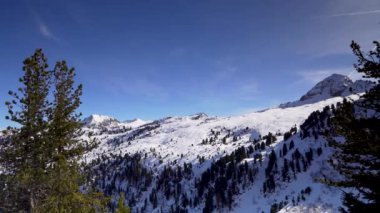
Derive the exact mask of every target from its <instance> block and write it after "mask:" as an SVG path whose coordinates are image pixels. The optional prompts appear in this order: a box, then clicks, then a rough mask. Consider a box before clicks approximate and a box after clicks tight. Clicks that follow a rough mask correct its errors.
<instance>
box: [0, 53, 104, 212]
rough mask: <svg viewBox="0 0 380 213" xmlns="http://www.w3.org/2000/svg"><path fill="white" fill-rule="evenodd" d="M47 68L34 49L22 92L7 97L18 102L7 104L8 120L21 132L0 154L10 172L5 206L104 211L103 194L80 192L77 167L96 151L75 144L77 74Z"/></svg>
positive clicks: (61, 66) (11, 134)
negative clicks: (81, 160)
mask: <svg viewBox="0 0 380 213" xmlns="http://www.w3.org/2000/svg"><path fill="white" fill-rule="evenodd" d="M47 68H48V64H47V59H46V57H45V56H44V54H43V53H42V50H41V49H38V50H36V52H35V53H34V55H33V56H31V57H29V58H27V59H26V60H25V61H24V67H23V70H24V76H23V77H22V78H20V82H21V83H22V84H23V86H22V87H21V88H19V90H18V91H19V92H18V93H15V92H9V94H10V95H11V96H12V97H13V98H14V100H12V101H11V102H7V103H6V105H7V107H8V109H9V116H7V118H8V119H10V120H11V121H14V122H16V123H18V125H19V126H20V127H18V128H10V127H9V128H8V132H7V133H8V137H7V140H6V143H5V147H4V148H3V149H2V150H1V152H0V154H1V155H0V163H1V165H0V166H2V167H3V168H4V169H5V171H6V172H7V173H6V174H5V175H4V174H2V179H3V180H5V181H7V182H6V183H7V188H6V190H7V196H6V198H7V199H6V200H4V201H3V200H2V201H3V202H7V201H12V202H11V203H10V204H9V205H8V206H7V208H8V207H9V208H8V209H9V211H11V212H15V211H27V212H67V213H69V212H94V211H97V212H101V211H103V210H104V206H105V202H106V199H104V198H103V196H102V194H100V193H95V192H94V193H90V192H88V193H82V192H81V191H80V185H81V184H83V181H81V180H83V177H82V176H81V172H80V169H81V165H79V164H78V163H77V162H78V160H79V158H80V157H81V156H82V155H83V154H84V153H85V152H86V151H89V150H90V149H91V148H93V146H92V145H88V144H86V143H84V142H83V141H78V140H76V138H77V136H78V135H77V133H78V131H79V129H80V127H81V122H80V120H79V116H80V114H76V110H77V108H78V107H79V105H80V103H81V102H80V96H81V94H82V86H81V85H79V86H78V87H77V88H75V89H74V76H75V72H74V69H73V68H72V69H68V67H67V65H66V62H64V61H62V62H58V63H57V64H56V66H55V68H54V70H53V71H48V70H47ZM52 85H53V86H54V87H53V88H51V86H52ZM50 98H52V99H53V100H52V101H50V100H49V99H50ZM17 107H18V108H17ZM2 201H0V203H1V202H2ZM8 209H7V211H8Z"/></svg>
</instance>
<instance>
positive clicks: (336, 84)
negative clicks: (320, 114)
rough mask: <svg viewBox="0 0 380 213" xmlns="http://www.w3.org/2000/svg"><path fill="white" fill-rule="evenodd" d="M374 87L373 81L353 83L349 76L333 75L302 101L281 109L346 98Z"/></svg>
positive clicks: (285, 105)
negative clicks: (335, 98)
mask: <svg viewBox="0 0 380 213" xmlns="http://www.w3.org/2000/svg"><path fill="white" fill-rule="evenodd" d="M372 86H373V83H372V82H371V81H364V80H357V81H355V82H353V81H352V80H351V79H350V78H349V77H348V76H345V75H340V74H332V75H331V76H329V77H327V78H325V79H323V80H322V81H320V82H319V83H317V84H316V85H315V86H314V87H313V88H312V89H311V90H309V91H308V92H307V93H306V94H305V95H303V96H302V97H301V98H300V100H298V101H294V102H288V103H285V104H281V105H280V107H281V108H286V107H295V106H300V105H304V104H311V103H316V102H318V101H321V100H326V99H329V98H333V97H346V96H348V95H352V94H358V93H363V92H365V91H367V90H369V89H370V88H371V87H372Z"/></svg>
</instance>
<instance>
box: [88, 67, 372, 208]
mask: <svg viewBox="0 0 380 213" xmlns="http://www.w3.org/2000/svg"><path fill="white" fill-rule="evenodd" d="M372 86H373V83H372V82H370V81H363V80H357V81H355V82H353V81H352V80H351V79H350V78H348V77H347V76H343V75H339V74H333V75H331V76H329V77H327V78H326V79H324V80H322V81H321V82H319V83H317V84H316V85H315V86H314V87H313V88H312V89H311V90H309V91H308V92H307V93H306V94H305V95H303V96H302V97H301V98H300V99H299V100H297V101H293V102H288V103H285V104H281V105H279V106H278V107H275V108H270V109H265V110H261V111H258V112H253V113H247V114H243V115H239V116H230V117H217V116H209V115H207V114H205V113H198V114H194V115H189V116H181V117H180V116H173V117H166V118H162V119H159V120H155V121H143V120H140V119H135V120H130V121H124V122H120V121H118V120H117V119H115V118H112V117H109V116H104V115H91V116H90V117H88V118H86V119H84V127H83V129H82V130H83V134H82V136H81V138H82V139H84V140H94V141H96V142H97V143H98V146H97V148H96V149H94V150H93V151H92V152H90V153H88V154H86V155H85V156H84V158H83V161H84V162H85V163H86V164H87V169H88V171H89V172H88V174H89V177H90V179H91V180H92V181H91V184H93V185H94V186H96V187H98V188H99V189H101V190H102V191H103V192H105V194H106V195H109V196H113V197H114V201H115V202H116V199H117V197H118V196H119V194H120V193H124V196H125V199H126V202H127V204H128V205H129V206H130V207H131V208H132V210H133V212H336V211H338V208H339V206H340V205H341V191H340V190H338V189H337V188H334V187H331V186H327V185H325V184H323V183H322V181H321V180H323V179H324V178H326V177H329V178H339V174H338V173H337V172H336V171H335V170H334V169H332V168H331V167H330V166H329V164H328V163H327V161H328V159H330V158H331V155H332V153H333V152H334V149H333V148H331V147H330V146H329V145H328V143H327V141H326V139H325V138H324V137H323V134H322V129H323V128H324V127H326V126H327V127H328V126H329V115H331V114H332V113H333V111H334V108H335V106H336V104H337V103H339V102H341V101H342V100H343V99H344V98H346V99H348V100H351V101H354V100H357V99H358V98H359V97H360V94H362V93H364V92H365V91H367V90H368V89H370V88H371V87H372ZM111 208H112V206H111Z"/></svg>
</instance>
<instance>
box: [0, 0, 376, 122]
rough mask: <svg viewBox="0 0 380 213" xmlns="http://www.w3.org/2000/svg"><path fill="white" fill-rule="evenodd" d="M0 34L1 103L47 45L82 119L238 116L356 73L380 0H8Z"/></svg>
mask: <svg viewBox="0 0 380 213" xmlns="http://www.w3.org/2000/svg"><path fill="white" fill-rule="evenodd" d="M0 29H1V33H0V57H1V60H0V73H1V78H0V102H1V103H4V102H5V101H6V100H9V97H8V95H7V91H8V90H10V89H12V90H15V89H17V87H18V86H19V85H18V82H17V79H18V78H19V77H20V76H21V75H22V71H21V66H22V63H21V62H22V60H23V59H24V58H26V57H27V56H29V55H31V54H32V53H33V51H34V50H35V49H36V48H42V49H43V50H44V52H45V54H46V55H47V56H48V59H49V62H50V64H51V65H53V64H54V62H55V61H57V60H59V59H66V60H67V61H68V63H69V64H70V65H72V66H74V67H75V68H76V70H77V74H78V76H77V82H81V83H83V84H84V95H83V97H82V100H83V104H82V106H81V108H80V111H81V112H83V114H84V115H89V114H92V113H98V114H107V115H111V116H114V117H116V118H118V119H120V120H124V119H131V118H135V117H139V118H143V119H156V118H160V117H164V116H170V115H187V114H192V113H196V112H206V113H208V114H211V115H231V114H239V113H244V112H249V111H252V110H255V109H260V108H265V107H270V106H275V105H277V104H279V103H281V102H284V101H289V100H295V99H298V98H299V97H300V96H301V95H302V94H303V93H305V92H306V91H307V90H308V89H309V88H310V87H311V86H313V85H314V84H315V83H316V82H317V81H318V80H321V79H323V78H324V77H326V76H328V75H330V74H331V73H336V72H337V73H344V74H349V73H350V72H352V70H353V69H352V64H353V63H354V62H355V58H354V57H353V56H352V54H351V51H350V49H349V44H350V41H351V40H356V41H358V42H359V43H360V44H361V45H362V46H363V47H364V48H370V47H371V42H372V41H373V40H376V39H377V40H378V39H379V38H380V1H378V0H361V1H357V0H334V1H331V0H318V1H304V0H289V1H280V0H276V1H273V0H265V1H258V0H250V1H248V0H233V1H232V0H229V1H226V0H213V1H207V0H199V1H197V0H192V1H190V0H171V1H166V0H160V1H159V0H149V1H148V0H139V1H137V0H134V1H127V0H112V1H106V0H91V1H90V0H82V1H78V0H65V1H50V0H49V1H48V0H46V1H41V0H29V1H28V0H12V1H1V3H0ZM5 115H6V110H5V105H3V106H1V107H0V118H1V119H0V127H5V126H6V125H8V124H9V123H7V122H6V121H5V120H4V119H3V117H4V116H5Z"/></svg>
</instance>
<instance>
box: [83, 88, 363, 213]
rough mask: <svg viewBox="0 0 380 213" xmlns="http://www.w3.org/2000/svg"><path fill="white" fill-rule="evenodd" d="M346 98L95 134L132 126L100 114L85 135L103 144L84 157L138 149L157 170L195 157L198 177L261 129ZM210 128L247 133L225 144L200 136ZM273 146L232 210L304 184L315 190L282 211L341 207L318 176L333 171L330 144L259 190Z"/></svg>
mask: <svg viewBox="0 0 380 213" xmlns="http://www.w3.org/2000/svg"><path fill="white" fill-rule="evenodd" d="M348 98H349V99H353V100H355V99H358V95H351V96H349V97H348ZM342 100H343V98H341V97H335V98H330V99H327V100H323V101H320V102H317V103H313V104H307V105H302V106H297V107H288V108H272V109H267V110H264V111H259V112H254V113H249V114H244V115H241V116H233V117H210V116H207V115H205V114H196V115H192V116H184V117H168V118H164V119H161V120H157V121H154V122H150V123H146V122H143V121H141V122H140V121H139V122H140V124H136V125H134V126H131V127H132V129H130V130H127V131H125V132H122V133H115V134H112V133H111V134H108V133H103V134H101V135H97V134H96V133H100V132H101V131H102V129H103V130H104V129H113V130H115V129H121V128H125V127H126V126H128V122H109V123H104V121H105V120H107V119H105V118H104V117H99V119H96V120H97V121H99V123H98V124H99V125H97V123H96V122H92V123H91V125H89V126H86V127H85V128H84V132H86V134H85V135H83V136H82V137H83V138H84V139H88V137H87V133H88V132H92V133H93V135H94V136H91V137H90V138H91V139H94V138H96V139H97V140H99V141H100V145H99V147H98V148H97V149H95V150H93V151H92V152H91V153H89V154H87V155H86V156H85V158H84V159H85V160H86V162H89V161H90V160H92V159H94V158H96V157H97V156H99V155H101V154H105V155H109V154H111V153H114V154H120V153H121V154H124V153H129V154H133V153H140V154H143V156H145V155H146V156H147V157H146V158H145V159H144V164H145V165H146V166H147V167H149V168H152V169H153V171H155V172H158V171H160V170H161V169H162V168H163V166H164V165H173V162H174V161H175V163H174V165H183V163H184V162H191V163H193V165H194V167H193V170H194V174H195V176H198V175H200V174H201V173H202V172H203V171H204V170H206V169H207V168H209V166H210V164H211V162H212V161H213V160H217V159H219V158H220V157H221V156H224V155H225V154H228V153H230V152H232V151H234V150H235V149H236V148H238V147H241V146H249V145H251V144H252V143H251V142H249V141H250V139H254V138H257V137H258V135H259V134H261V135H266V134H267V133H268V132H272V133H277V132H279V133H284V132H285V131H289V129H290V128H291V127H293V126H294V125H296V126H297V127H298V126H299V125H300V124H302V122H303V121H304V120H305V119H306V118H307V117H308V116H309V115H310V113H312V112H313V111H316V110H322V109H323V108H324V107H325V106H327V105H332V104H336V103H337V102H341V101H342ZM100 118H104V119H100ZM108 120H112V121H113V119H112V118H108ZM146 127H155V128H152V129H151V130H150V129H148V130H146V131H142V134H139V135H138V136H137V137H136V138H135V139H133V140H131V139H130V140H128V138H130V136H131V135H133V134H134V133H135V132H136V131H137V130H144V129H147V128H146ZM247 127H248V129H249V130H248V131H247V133H245V132H244V129H247ZM211 129H212V130H214V131H220V132H221V135H222V136H223V135H225V134H227V131H231V132H235V133H237V132H243V133H244V134H241V138H240V139H239V140H238V141H236V142H233V141H232V139H231V138H229V141H227V143H226V144H224V143H222V142H221V141H217V142H215V144H214V145H209V144H207V145H203V144H201V142H202V139H206V138H209V137H210V131H211ZM116 139H117V140H118V141H119V142H118V143H115V142H113V141H115V140H116ZM293 140H294V142H295V147H296V148H298V149H299V150H300V151H301V152H302V153H303V152H304V151H306V150H308V149H309V148H310V147H311V148H318V147H320V146H324V145H325V143H326V141H324V139H322V138H321V139H319V140H317V141H310V142H307V141H305V140H303V141H300V138H299V137H298V135H295V136H294V137H293ZM306 140H314V139H306ZM110 141H111V142H110ZM282 143H283V141H282V137H278V140H277V142H276V143H274V144H272V145H271V147H272V148H273V149H275V150H277V149H280V148H281V147H282ZM272 148H269V149H266V150H265V151H263V152H262V154H263V155H264V162H263V164H262V165H263V166H261V167H259V170H260V171H259V173H258V176H257V177H256V179H255V183H254V184H253V185H252V186H251V187H250V188H248V189H246V190H245V191H244V192H243V193H242V194H241V195H239V196H238V197H237V199H236V205H235V207H234V209H233V212H262V211H264V212H268V211H269V209H270V206H271V204H272V203H273V202H280V201H282V200H285V197H286V196H293V195H297V194H298V193H299V192H300V190H301V189H304V188H306V187H307V186H310V187H311V188H312V193H311V195H310V196H309V197H307V199H306V200H305V201H302V202H300V204H299V205H297V206H290V205H288V206H285V207H284V208H283V209H282V210H281V212H336V211H338V206H339V205H341V194H340V192H339V190H336V189H333V188H331V187H327V186H326V185H324V184H322V183H319V182H318V180H315V179H317V178H320V177H321V175H322V174H323V175H326V176H329V175H333V171H330V170H331V169H329V167H328V166H327V165H326V164H327V163H326V159H327V158H328V157H329V156H330V155H331V153H330V151H329V149H325V150H327V151H324V152H323V154H322V155H321V156H320V157H317V158H316V159H315V160H314V161H313V163H312V165H311V167H310V168H309V169H308V170H307V171H306V172H304V173H300V174H298V175H297V180H296V181H292V182H290V183H283V184H282V185H281V186H280V187H279V188H278V189H276V192H275V193H274V194H270V195H268V196H266V197H264V196H263V193H262V192H261V190H262V185H263V181H264V176H265V174H264V173H265V172H264V169H265V167H266V164H267V162H266V158H265V156H266V154H268V153H269V151H270V150H271V149H272ZM288 155H290V153H288ZM202 156H204V157H205V159H206V162H205V163H203V164H199V163H198V157H202ZM160 160H161V162H160ZM250 160H252V159H247V161H250ZM278 163H279V167H282V161H281V162H278ZM192 211H195V212H200V211H201V209H200V208H198V209H192Z"/></svg>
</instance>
